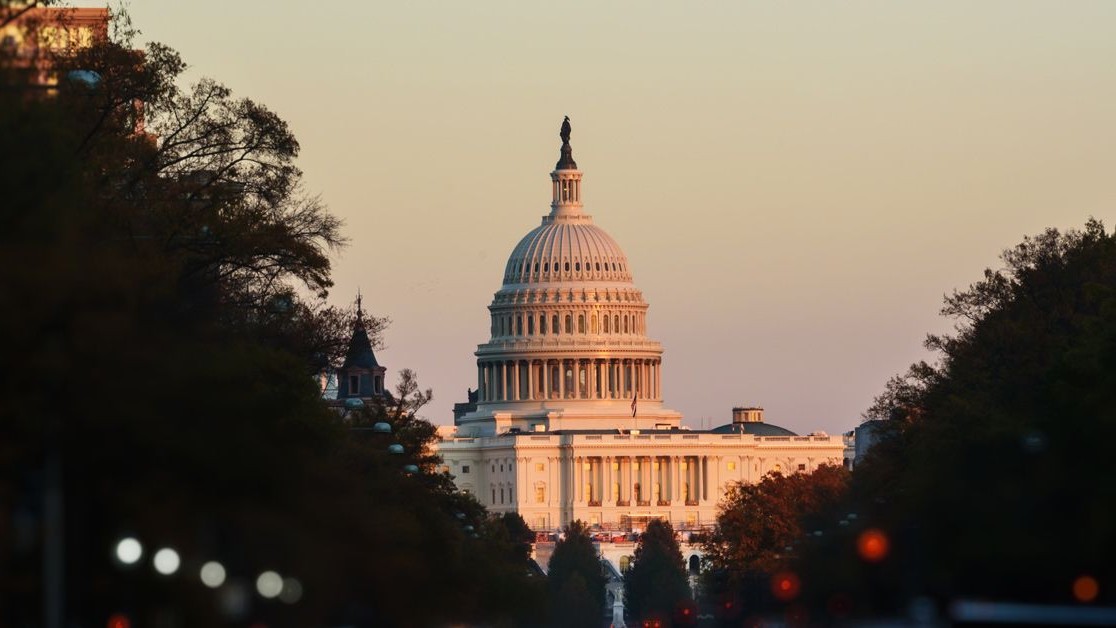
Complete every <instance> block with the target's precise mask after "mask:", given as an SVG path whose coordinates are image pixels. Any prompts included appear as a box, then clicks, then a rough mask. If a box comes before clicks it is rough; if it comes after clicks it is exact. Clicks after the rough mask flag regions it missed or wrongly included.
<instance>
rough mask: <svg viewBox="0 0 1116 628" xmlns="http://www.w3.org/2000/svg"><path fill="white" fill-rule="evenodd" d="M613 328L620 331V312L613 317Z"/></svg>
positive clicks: (617, 331)
mask: <svg viewBox="0 0 1116 628" xmlns="http://www.w3.org/2000/svg"><path fill="white" fill-rule="evenodd" d="M612 329H614V330H615V331H616V333H620V315H619V314H617V315H616V316H613V317H612Z"/></svg>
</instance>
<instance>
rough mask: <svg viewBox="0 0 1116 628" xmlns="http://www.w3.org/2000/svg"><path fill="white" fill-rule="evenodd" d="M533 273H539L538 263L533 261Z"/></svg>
mask: <svg viewBox="0 0 1116 628" xmlns="http://www.w3.org/2000/svg"><path fill="white" fill-rule="evenodd" d="M535 274H536V275H537V274H539V263H538V262H535Z"/></svg>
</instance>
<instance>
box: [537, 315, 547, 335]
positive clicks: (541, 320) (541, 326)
mask: <svg viewBox="0 0 1116 628" xmlns="http://www.w3.org/2000/svg"><path fill="white" fill-rule="evenodd" d="M539 333H540V334H542V335H544V336H545V335H546V316H545V315H544V316H540V317H539Z"/></svg>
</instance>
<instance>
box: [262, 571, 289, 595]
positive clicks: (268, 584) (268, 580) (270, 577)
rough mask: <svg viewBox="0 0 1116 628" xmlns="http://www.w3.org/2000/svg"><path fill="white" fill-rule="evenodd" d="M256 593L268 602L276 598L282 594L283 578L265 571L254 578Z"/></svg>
mask: <svg viewBox="0 0 1116 628" xmlns="http://www.w3.org/2000/svg"><path fill="white" fill-rule="evenodd" d="M256 591H259V593H260V595H262V596H263V597H266V598H267V599H269V600H270V599H272V598H274V597H277V596H278V595H279V594H280V593H282V592H283V578H282V577H280V576H279V574H277V573H275V572H274V571H265V572H263V573H262V574H260V577H259V578H256Z"/></svg>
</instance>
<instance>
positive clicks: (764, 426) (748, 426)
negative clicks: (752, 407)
mask: <svg viewBox="0 0 1116 628" xmlns="http://www.w3.org/2000/svg"><path fill="white" fill-rule="evenodd" d="M709 432H710V433H711V434H751V435H752V436H798V434H795V433H794V432H792V431H790V430H788V429H787V428H785V427H779V426H778V425H772V424H771V423H764V422H763V421H745V422H743V423H726V424H725V425H721V426H719V427H715V428H713V429H711V430H709Z"/></svg>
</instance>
